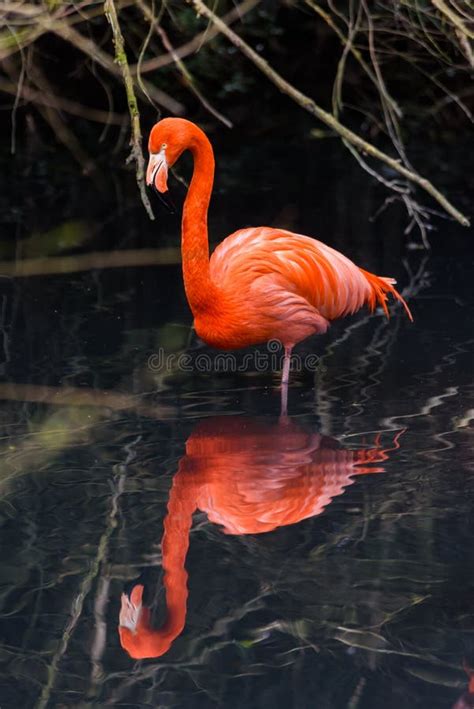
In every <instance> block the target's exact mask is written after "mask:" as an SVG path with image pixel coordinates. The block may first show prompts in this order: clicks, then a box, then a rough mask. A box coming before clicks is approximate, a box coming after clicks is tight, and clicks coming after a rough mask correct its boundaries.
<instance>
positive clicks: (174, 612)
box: [119, 474, 196, 659]
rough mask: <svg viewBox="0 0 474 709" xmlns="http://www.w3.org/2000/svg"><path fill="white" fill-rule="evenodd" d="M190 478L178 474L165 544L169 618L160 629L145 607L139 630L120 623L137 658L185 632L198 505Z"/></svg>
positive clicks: (158, 650) (123, 637)
mask: <svg viewBox="0 0 474 709" xmlns="http://www.w3.org/2000/svg"><path fill="white" fill-rule="evenodd" d="M189 483H190V479H189V478H187V479H183V477H182V476H180V475H179V474H178V475H175V478H174V480H173V485H172V487H171V491H170V496H169V501H168V513H167V515H166V517H165V521H164V534H163V541H162V544H161V548H162V560H163V561H162V565H163V571H164V579H163V585H164V588H165V594H166V609H167V611H166V619H165V622H164V624H163V625H162V627H161V628H159V629H158V630H153V629H152V627H151V624H150V620H151V619H150V611H149V609H148V608H142V609H141V611H140V615H139V619H138V622H137V626H136V628H135V630H130V629H129V628H127V627H120V629H119V632H120V637H121V642H122V646H123V647H124V648H125V649H126V650H127V652H128V653H129V654H130V655H131V656H132V657H134V658H135V659H142V658H146V657H159V656H160V655H163V654H164V653H165V652H167V651H168V650H169V648H170V647H171V644H172V643H173V641H174V640H175V638H177V637H178V635H179V634H180V633H181V632H182V630H183V628H184V625H185V621H186V602H187V598H188V588H187V580H188V574H187V572H186V569H185V567H184V563H185V560H186V554H187V551H188V548H189V532H190V529H191V525H192V515H193V512H194V510H195V509H196V495H195V491H194V485H189Z"/></svg>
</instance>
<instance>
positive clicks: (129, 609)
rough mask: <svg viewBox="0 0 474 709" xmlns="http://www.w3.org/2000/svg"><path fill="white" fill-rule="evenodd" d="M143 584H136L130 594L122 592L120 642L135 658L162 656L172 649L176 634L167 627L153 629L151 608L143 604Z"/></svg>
mask: <svg viewBox="0 0 474 709" xmlns="http://www.w3.org/2000/svg"><path fill="white" fill-rule="evenodd" d="M142 598H143V586H142V585H141V584H140V585H138V586H134V588H133V589H132V592H131V594H130V596H127V594H125V593H122V599H121V607H120V615H119V636H120V644H121V645H122V647H123V649H124V650H126V651H127V652H128V654H129V655H130V657H133V659H134V660H143V659H145V658H147V657H160V655H164V653H165V652H167V651H168V650H169V649H170V646H171V643H172V642H173V640H174V635H170V634H169V632H167V630H166V629H161V630H153V629H152V628H151V625H150V615H151V614H150V609H149V608H147V607H146V606H143V604H142Z"/></svg>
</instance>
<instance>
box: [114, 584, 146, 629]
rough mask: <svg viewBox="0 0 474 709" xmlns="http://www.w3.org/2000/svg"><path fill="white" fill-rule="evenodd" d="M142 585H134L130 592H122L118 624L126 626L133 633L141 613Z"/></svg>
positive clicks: (122, 626)
mask: <svg viewBox="0 0 474 709" xmlns="http://www.w3.org/2000/svg"><path fill="white" fill-rule="evenodd" d="M142 598H143V586H142V585H141V584H140V585H139V586H135V587H134V588H133V590H132V592H131V594H130V596H127V594H126V593H122V599H121V601H122V602H121V606H120V616H119V624H120V627H121V628H128V629H129V630H131V631H132V633H134V632H135V631H136V630H137V626H138V622H139V620H140V616H141V614H142V608H143V605H142Z"/></svg>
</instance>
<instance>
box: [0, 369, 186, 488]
mask: <svg viewBox="0 0 474 709" xmlns="http://www.w3.org/2000/svg"><path fill="white" fill-rule="evenodd" d="M0 399H4V400H10V401H32V402H39V403H47V404H51V405H54V406H60V407H62V408H61V409H60V410H59V411H56V412H54V413H53V414H51V415H49V416H46V417H45V418H44V419H43V420H42V421H41V423H39V424H38V425H37V426H36V428H31V427H30V430H29V432H28V433H27V434H25V435H23V436H21V437H20V439H19V440H18V441H17V442H15V440H14V439H12V438H11V437H10V436H9V437H8V444H7V445H6V446H5V447H4V448H3V449H0V457H2V458H3V461H4V463H3V470H2V473H1V476H0V485H1V488H2V490H3V492H6V490H7V488H6V486H7V485H8V484H10V483H11V482H12V481H13V480H14V479H16V478H17V477H19V476H21V475H26V474H28V473H30V472H31V471H32V470H39V469H41V467H42V466H44V465H46V464H47V463H50V462H51V460H54V459H55V458H57V457H58V456H59V455H61V453H62V452H63V451H64V450H65V449H67V448H69V447H70V446H73V445H86V444H87V443H88V442H89V441H90V439H91V437H92V435H93V434H94V433H95V430H96V426H97V424H98V423H99V422H101V421H104V422H105V421H108V420H109V419H110V412H111V411H133V412H135V413H136V414H137V415H139V416H144V417H146V418H152V419H157V420H162V419H163V418H166V417H169V416H170V415H172V414H173V413H174V408H173V407H170V406H162V405H155V406H147V405H146V404H143V403H142V401H141V400H140V397H136V396H132V395H130V394H119V393H117V392H114V391H110V392H109V391H98V390H95V389H79V388H77V389H76V388H74V387H58V388H55V387H46V386H35V385H31V384H2V383H0Z"/></svg>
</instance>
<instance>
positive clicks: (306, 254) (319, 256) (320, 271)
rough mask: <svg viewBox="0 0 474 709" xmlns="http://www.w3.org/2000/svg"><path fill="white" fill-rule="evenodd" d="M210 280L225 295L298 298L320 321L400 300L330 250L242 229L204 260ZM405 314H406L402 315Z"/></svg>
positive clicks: (383, 282) (279, 232) (386, 283)
mask: <svg viewBox="0 0 474 709" xmlns="http://www.w3.org/2000/svg"><path fill="white" fill-rule="evenodd" d="M210 269H211V278H212V279H213V280H214V282H215V283H217V284H218V285H219V286H221V287H223V288H224V289H225V290H234V291H235V290H236V289H238V290H239V291H243V292H244V293H249V294H250V293H252V292H254V291H255V289H256V288H257V289H258V290H260V291H262V286H263V291H265V292H268V291H269V289H270V288H271V285H272V282H273V286H274V287H275V288H277V289H279V290H280V292H281V290H282V289H283V290H286V293H287V296H289V295H290V294H293V296H297V297H299V298H303V299H304V300H305V301H306V302H307V304H309V305H310V306H312V308H314V309H315V310H316V311H317V312H318V313H319V314H320V315H321V316H322V317H323V318H325V319H326V320H333V319H335V318H338V317H342V316H344V315H348V314H352V313H354V312H355V311H356V310H359V308H361V307H362V306H363V305H364V304H367V305H368V306H369V307H370V308H371V309H372V310H373V309H374V308H375V306H376V305H377V304H380V305H382V307H383V308H384V310H385V312H386V313H387V314H388V311H387V307H386V304H385V301H386V299H387V296H386V293H387V292H390V293H392V294H393V295H394V296H395V297H396V298H398V299H400V300H402V302H403V303H404V301H403V299H402V298H401V296H400V295H399V294H398V293H397V291H396V290H395V288H394V287H393V285H392V284H393V283H394V281H393V279H389V278H387V279H385V278H381V277H378V276H375V275H373V274H371V273H368V272H366V271H363V270H362V269H360V268H359V267H358V266H356V265H355V264H354V263H353V262H352V261H350V260H349V259H348V258H347V257H346V256H344V255H343V254H341V253H339V252H338V251H336V250H335V249H332V248H331V247H330V246H327V245H326V244H324V243H322V242H321V241H317V240H316V239H312V238H310V237H308V236H303V235H301V234H294V233H292V232H290V231H285V230H283V229H272V228H269V227H256V228H250V229H242V230H240V231H237V232H235V233H234V234H231V235H230V236H229V237H227V238H226V239H225V240H224V241H223V242H222V243H221V244H220V245H219V246H218V247H217V248H216V250H215V251H214V253H213V254H212V257H211V261H210ZM408 312H409V311H408Z"/></svg>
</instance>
